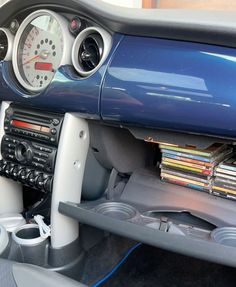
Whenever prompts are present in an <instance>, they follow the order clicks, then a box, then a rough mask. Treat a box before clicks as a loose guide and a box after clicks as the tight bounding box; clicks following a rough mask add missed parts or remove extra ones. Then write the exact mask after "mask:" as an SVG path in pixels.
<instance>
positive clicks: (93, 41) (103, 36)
mask: <svg viewBox="0 0 236 287" xmlns="http://www.w3.org/2000/svg"><path fill="white" fill-rule="evenodd" d="M111 42H112V41H111V36H110V34H109V33H107V32H106V31H105V30H103V29H102V28H97V27H96V28H95V27H90V28H87V29H85V30H83V31H82V32H81V33H80V34H79V35H78V36H77V38H76V39H75V43H74V45H73V49H72V62H73V65H74V67H75V69H76V70H77V72H78V73H79V74H80V75H81V76H83V77H86V76H89V75H90V74H92V73H93V72H95V71H96V70H97V69H98V68H99V67H101V65H102V64H103V62H104V60H105V59H106V57H107V56H108V53H109V51H110V48H111Z"/></svg>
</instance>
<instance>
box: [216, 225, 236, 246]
mask: <svg viewBox="0 0 236 287" xmlns="http://www.w3.org/2000/svg"><path fill="white" fill-rule="evenodd" d="M211 239H212V240H213V241H215V242H217V243H219V244H222V245H226V246H231V247H236V228H235V227H220V228H216V229H215V230H213V231H212V232H211Z"/></svg>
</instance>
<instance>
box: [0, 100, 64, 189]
mask: <svg viewBox="0 0 236 287" xmlns="http://www.w3.org/2000/svg"><path fill="white" fill-rule="evenodd" d="M62 122H63V115H60V114H54V113H48V112H47V113H45V112H43V113H42V112H41V111H38V110H34V109H25V108H22V107H19V106H15V105H10V106H9V108H8V109H6V113H5V119H4V131H5V135H4V136H3V138H2V142H1V154H2V160H1V161H0V175H1V176H5V177H8V178H11V179H13V180H15V181H18V182H20V183H22V184H24V185H28V186H30V187H32V188H34V189H37V190H40V191H43V192H51V191H52V184H53V174H54V167H55V161H56V154H57V148H58V144H59V137H60V131H61V126H62Z"/></svg>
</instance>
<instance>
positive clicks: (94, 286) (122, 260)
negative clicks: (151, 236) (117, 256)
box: [91, 243, 142, 287]
mask: <svg viewBox="0 0 236 287" xmlns="http://www.w3.org/2000/svg"><path fill="white" fill-rule="evenodd" d="M141 244H142V243H137V244H135V245H134V246H133V247H131V248H130V249H129V250H128V251H127V253H126V254H125V256H124V257H123V258H122V259H121V260H120V261H119V262H118V263H117V264H116V265H115V267H113V269H112V270H111V271H110V272H109V273H107V274H106V275H105V276H104V277H102V278H101V279H100V280H99V281H97V282H96V283H94V284H93V285H91V287H97V286H99V285H100V284H102V283H103V282H104V281H106V280H107V279H108V278H109V277H110V276H111V275H112V274H113V273H114V272H115V271H116V270H117V269H118V268H119V267H120V266H121V265H122V264H123V263H124V262H125V260H126V259H127V258H128V257H129V255H130V254H131V253H132V252H133V251H134V250H135V249H136V248H138V247H139V246H140V245H141Z"/></svg>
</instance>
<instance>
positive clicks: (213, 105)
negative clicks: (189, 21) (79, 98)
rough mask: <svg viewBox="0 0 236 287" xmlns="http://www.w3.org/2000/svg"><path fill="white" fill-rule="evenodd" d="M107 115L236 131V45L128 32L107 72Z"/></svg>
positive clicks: (125, 120)
mask: <svg viewBox="0 0 236 287" xmlns="http://www.w3.org/2000/svg"><path fill="white" fill-rule="evenodd" d="M102 118H103V119H104V120H106V121H118V122H122V123H129V124H135V125H140V126H146V127H154V128H155V127H156V128H166V129H173V130H183V131H187V132H197V133H204V134H211V135H220V136H229V137H236V49H232V48H226V47H220V46H213V45H205V44H197V43H191V42H180V41H173V40H162V39H155V38H145V37H132V36H126V37H125V38H124V39H123V41H122V42H121V44H120V45H119V47H118V49H117V51H116V53H115V55H114V58H113V61H112V62H111V64H110V66H109V68H108V72H107V75H106V78H105V83H104V89H103V93H102Z"/></svg>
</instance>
